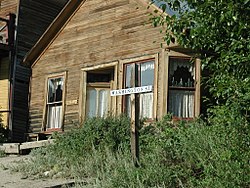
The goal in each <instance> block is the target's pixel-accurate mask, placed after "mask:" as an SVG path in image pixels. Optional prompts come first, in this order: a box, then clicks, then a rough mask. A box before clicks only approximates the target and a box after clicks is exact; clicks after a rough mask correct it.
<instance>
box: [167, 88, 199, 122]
mask: <svg viewBox="0 0 250 188" xmlns="http://www.w3.org/2000/svg"><path fill="white" fill-rule="evenodd" d="M168 111H169V112H171V113H172V114H173V116H176V117H182V118H192V117H194V91H180V90H170V91H169V109H168Z"/></svg>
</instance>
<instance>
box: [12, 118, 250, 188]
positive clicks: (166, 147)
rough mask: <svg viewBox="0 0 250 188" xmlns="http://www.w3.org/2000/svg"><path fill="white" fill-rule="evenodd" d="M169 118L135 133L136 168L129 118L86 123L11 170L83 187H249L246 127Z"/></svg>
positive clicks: (249, 155) (39, 150) (248, 152)
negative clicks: (64, 179) (176, 121)
mask: <svg viewBox="0 0 250 188" xmlns="http://www.w3.org/2000/svg"><path fill="white" fill-rule="evenodd" d="M170 118H171V116H165V117H164V118H163V120H162V121H161V122H156V123H155V124H153V125H149V126H146V127H142V128H141V129H140V166H139V167H135V166H134V164H133V162H132V158H131V154H130V150H129V139H130V133H129V127H130V125H129V120H128V119H127V118H125V117H119V118H111V117H109V118H107V119H101V118H94V119H89V120H88V121H87V122H86V124H84V126H83V127H82V128H81V129H77V130H74V131H72V132H70V133H68V134H65V135H62V136H59V135H58V136H56V137H57V140H56V142H55V144H54V145H51V146H49V147H47V148H40V149H38V150H35V151H33V156H34V157H33V158H32V161H30V162H29V163H28V164H27V162H26V163H22V164H21V165H20V166H19V167H18V168H17V169H16V170H18V171H22V172H26V173H27V175H29V176H30V175H35V176H37V177H40V176H49V177H61V176H63V177H72V178H75V180H76V181H78V182H82V183H81V185H79V186H86V187H87V186H89V187H201V188H203V187H232V188H237V187H239V188H242V187H243V188H244V187H249V186H250V181H249V180H250V173H249V168H248V160H249V157H250V151H249V143H250V140H249V138H248V137H245V135H243V134H244V133H246V132H249V128H248V127H249V126H246V125H245V124H238V125H237V126H228V125H227V123H225V124H222V122H219V123H218V124H215V125H214V126H208V125H207V124H206V123H204V122H202V121H201V120H197V121H195V122H189V123H186V122H180V123H179V124H173V123H171V119H170ZM225 126H228V127H227V128H225ZM247 129H248V130H247ZM242 130H243V131H242ZM241 136H242V138H241Z"/></svg>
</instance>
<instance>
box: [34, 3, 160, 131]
mask: <svg viewBox="0 0 250 188" xmlns="http://www.w3.org/2000/svg"><path fill="white" fill-rule="evenodd" d="M150 11H152V10H148V9H147V3H146V1H145V3H143V0H112V1H103V0H86V2H84V3H83V4H82V6H81V7H80V8H79V9H78V11H77V12H76V14H75V15H74V16H73V17H72V19H71V20H70V21H69V22H68V24H67V25H66V27H65V28H63V29H62V32H61V33H60V34H59V35H58V37H57V38H56V39H55V41H54V42H53V43H52V44H51V46H49V48H48V49H47V50H46V51H45V52H44V53H43V54H42V56H41V57H40V58H39V59H38V60H37V61H36V62H35V64H33V67H32V81H31V101H30V115H31V127H32V130H33V131H34V132H36V131H40V130H41V124H42V122H43V110H44V105H45V103H44V101H45V100H46V92H45V89H46V85H45V83H46V76H48V75H51V74H55V73H61V72H66V73H67V80H66V95H65V104H66V107H65V114H64V130H69V129H71V128H72V127H74V123H75V122H79V107H80V106H81V104H79V103H77V101H80V88H81V74H82V71H81V69H82V68H86V67H91V66H95V65H102V64H104V63H107V62H114V61H120V60H123V59H126V58H133V57H140V56H145V55H146V54H159V53H160V52H161V50H162V49H161V47H160V42H161V41H162V35H161V34H160V32H159V29H158V28H154V27H153V26H152V24H151V23H149V13H150ZM154 41H157V42H154ZM159 74H160V73H159ZM120 87H121V86H120ZM72 101H73V102H72ZM75 101H76V102H75Z"/></svg>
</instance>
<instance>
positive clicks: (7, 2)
mask: <svg viewBox="0 0 250 188" xmlns="http://www.w3.org/2000/svg"><path fill="white" fill-rule="evenodd" d="M17 4H18V0H1V1H0V17H5V16H7V15H8V14H9V13H16V12H17Z"/></svg>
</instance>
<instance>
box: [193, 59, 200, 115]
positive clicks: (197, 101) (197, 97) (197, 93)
mask: <svg viewBox="0 0 250 188" xmlns="http://www.w3.org/2000/svg"><path fill="white" fill-rule="evenodd" d="M195 63H196V66H195V69H196V70H195V71H196V85H195V107H194V109H195V114H194V115H195V117H198V116H199V115H200V103H201V96H200V95H201V91H200V88H201V60H200V59H199V58H198V59H196V60H195Z"/></svg>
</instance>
